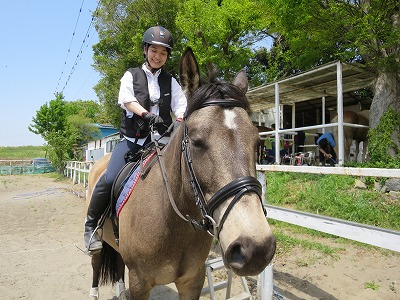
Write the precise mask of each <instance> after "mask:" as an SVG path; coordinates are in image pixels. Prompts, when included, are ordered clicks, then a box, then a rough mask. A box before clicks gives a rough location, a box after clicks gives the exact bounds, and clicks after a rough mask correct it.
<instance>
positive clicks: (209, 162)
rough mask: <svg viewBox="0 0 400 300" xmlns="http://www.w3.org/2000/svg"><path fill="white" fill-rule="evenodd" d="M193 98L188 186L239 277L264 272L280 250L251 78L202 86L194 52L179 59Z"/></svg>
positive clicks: (186, 141)
mask: <svg viewBox="0 0 400 300" xmlns="http://www.w3.org/2000/svg"><path fill="white" fill-rule="evenodd" d="M180 80H181V84H182V87H183V88H184V90H185V92H186V95H187V97H188V108H187V111H186V114H185V120H184V124H183V127H184V132H185V133H184V138H183V143H182V144H183V149H184V154H185V160H186V165H187V166H188V167H187V168H186V172H187V176H188V177H189V178H190V179H191V181H192V184H191V185H190V188H189V189H193V191H190V192H191V193H192V194H193V195H195V197H196V198H197V199H196V201H197V202H199V203H200V206H201V207H203V210H202V212H203V216H205V219H206V220H207V221H210V223H211V224H214V226H213V228H212V229H211V231H214V233H215V234H216V235H217V238H219V240H220V244H221V249H222V255H223V259H224V262H225V265H226V266H227V267H228V268H231V269H232V270H233V271H234V272H235V273H236V274H238V275H243V276H244V275H256V274H259V273H260V272H261V271H262V270H263V269H264V268H265V267H266V266H267V264H268V263H269V262H270V261H271V259H272V257H273V255H274V253H275V237H274V235H273V234H272V232H271V229H270V227H269V225H268V223H267V220H266V217H265V214H264V209H263V206H262V201H261V185H260V183H259V182H258V181H257V179H256V178H255V175H256V168H255V166H256V147H257V145H258V143H259V136H258V130H257V128H256V127H255V126H254V125H253V123H252V121H251V119H250V117H249V103H248V101H247V98H246V96H245V93H246V91H247V87H248V81H247V77H246V74H245V72H244V71H243V70H242V71H240V72H239V73H238V74H237V75H236V77H235V79H234V81H233V83H224V82H214V83H206V84H203V83H202V82H201V80H200V73H199V68H198V64H197V61H196V59H195V57H194V55H193V52H192V50H191V49H190V48H189V49H187V50H186V51H185V52H184V54H183V55H182V58H181V62H180Z"/></svg>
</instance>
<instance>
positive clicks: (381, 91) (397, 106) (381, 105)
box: [369, 73, 400, 128]
mask: <svg viewBox="0 0 400 300" xmlns="http://www.w3.org/2000/svg"><path fill="white" fill-rule="evenodd" d="M390 107H392V108H393V109H394V110H395V111H397V112H399V113H400V74H398V73H380V74H378V77H377V79H376V81H375V85H374V99H373V100H372V104H371V109H370V123H369V124H370V126H371V128H375V127H376V126H377V125H378V124H379V120H380V119H381V117H382V115H383V114H384V113H385V112H386V111H387V110H388V109H389V108H390Z"/></svg>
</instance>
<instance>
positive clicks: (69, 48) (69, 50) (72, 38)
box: [54, 0, 85, 94]
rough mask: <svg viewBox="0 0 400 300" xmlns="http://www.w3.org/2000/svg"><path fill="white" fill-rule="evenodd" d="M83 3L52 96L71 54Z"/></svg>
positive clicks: (83, 0)
mask: <svg viewBox="0 0 400 300" xmlns="http://www.w3.org/2000/svg"><path fill="white" fill-rule="evenodd" d="M84 2H85V0H82V4H81V8H80V9H79V13H78V18H77V19H76V22H75V28H74V31H73V32H72V37H71V41H70V43H69V47H68V50H67V56H66V57H65V60H64V64H63V67H62V70H61V74H60V78H58V82H57V86H56V90H55V92H54V94H56V92H57V89H58V86H59V85H60V82H61V78H62V75H63V74H64V69H65V66H66V65H67V60H68V56H69V53H70V52H71V45H72V41H73V40H74V37H75V33H76V28H77V27H78V22H79V18H80V16H81V13H82V7H83V3H84Z"/></svg>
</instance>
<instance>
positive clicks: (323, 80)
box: [247, 61, 375, 113]
mask: <svg viewBox="0 0 400 300" xmlns="http://www.w3.org/2000/svg"><path fill="white" fill-rule="evenodd" d="M338 65H341V68H342V85H343V87H342V88H343V105H344V106H348V105H354V104H360V105H361V106H364V107H362V109H369V106H370V104H371V102H372V97H360V95H359V94H358V93H355V91H358V90H361V89H364V88H368V87H369V86H370V85H371V84H372V81H373V80H374V78H375V74H374V73H372V72H369V71H367V70H365V69H363V68H361V66H360V65H359V64H354V63H351V64H350V63H343V62H338V61H336V62H333V63H329V64H325V65H322V66H319V67H318V68H315V69H312V70H310V71H307V72H303V73H300V74H296V75H293V76H290V77H287V78H284V79H281V80H278V81H275V82H272V83H268V84H265V85H261V86H258V87H255V88H252V89H250V90H249V91H248V92H247V98H248V100H249V102H250V106H251V108H252V110H253V111H254V112H256V111H262V110H265V109H268V108H272V107H274V106H275V86H276V83H278V85H279V102H280V104H283V105H292V104H294V103H296V113H300V112H308V111H309V112H311V111H312V112H315V110H316V109H318V108H319V109H320V108H321V107H322V101H321V98H322V97H325V106H326V108H327V109H329V108H334V107H336V106H337V83H336V82H337V73H338V72H337V69H338Z"/></svg>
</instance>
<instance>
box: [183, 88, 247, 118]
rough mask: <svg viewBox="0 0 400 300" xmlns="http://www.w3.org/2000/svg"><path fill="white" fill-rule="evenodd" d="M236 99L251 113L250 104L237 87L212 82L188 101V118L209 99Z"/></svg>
mask: <svg viewBox="0 0 400 300" xmlns="http://www.w3.org/2000/svg"><path fill="white" fill-rule="evenodd" d="M227 98H231V99H234V100H236V101H238V102H240V103H241V104H242V107H244V109H245V110H246V111H248V112H249V111H250V104H249V102H248V100H247V97H246V95H245V94H244V93H243V92H242V90H241V89H240V88H239V87H237V86H236V85H234V84H232V83H228V82H221V81H219V82H212V83H207V84H203V85H202V86H200V87H199V88H198V89H197V90H196V91H195V92H194V93H193V94H192V95H191V97H190V99H188V100H189V101H188V107H187V110H186V116H188V115H190V114H191V113H192V112H193V111H195V110H197V109H199V108H200V107H201V106H202V104H203V103H204V102H205V101H207V100H209V99H227Z"/></svg>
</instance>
